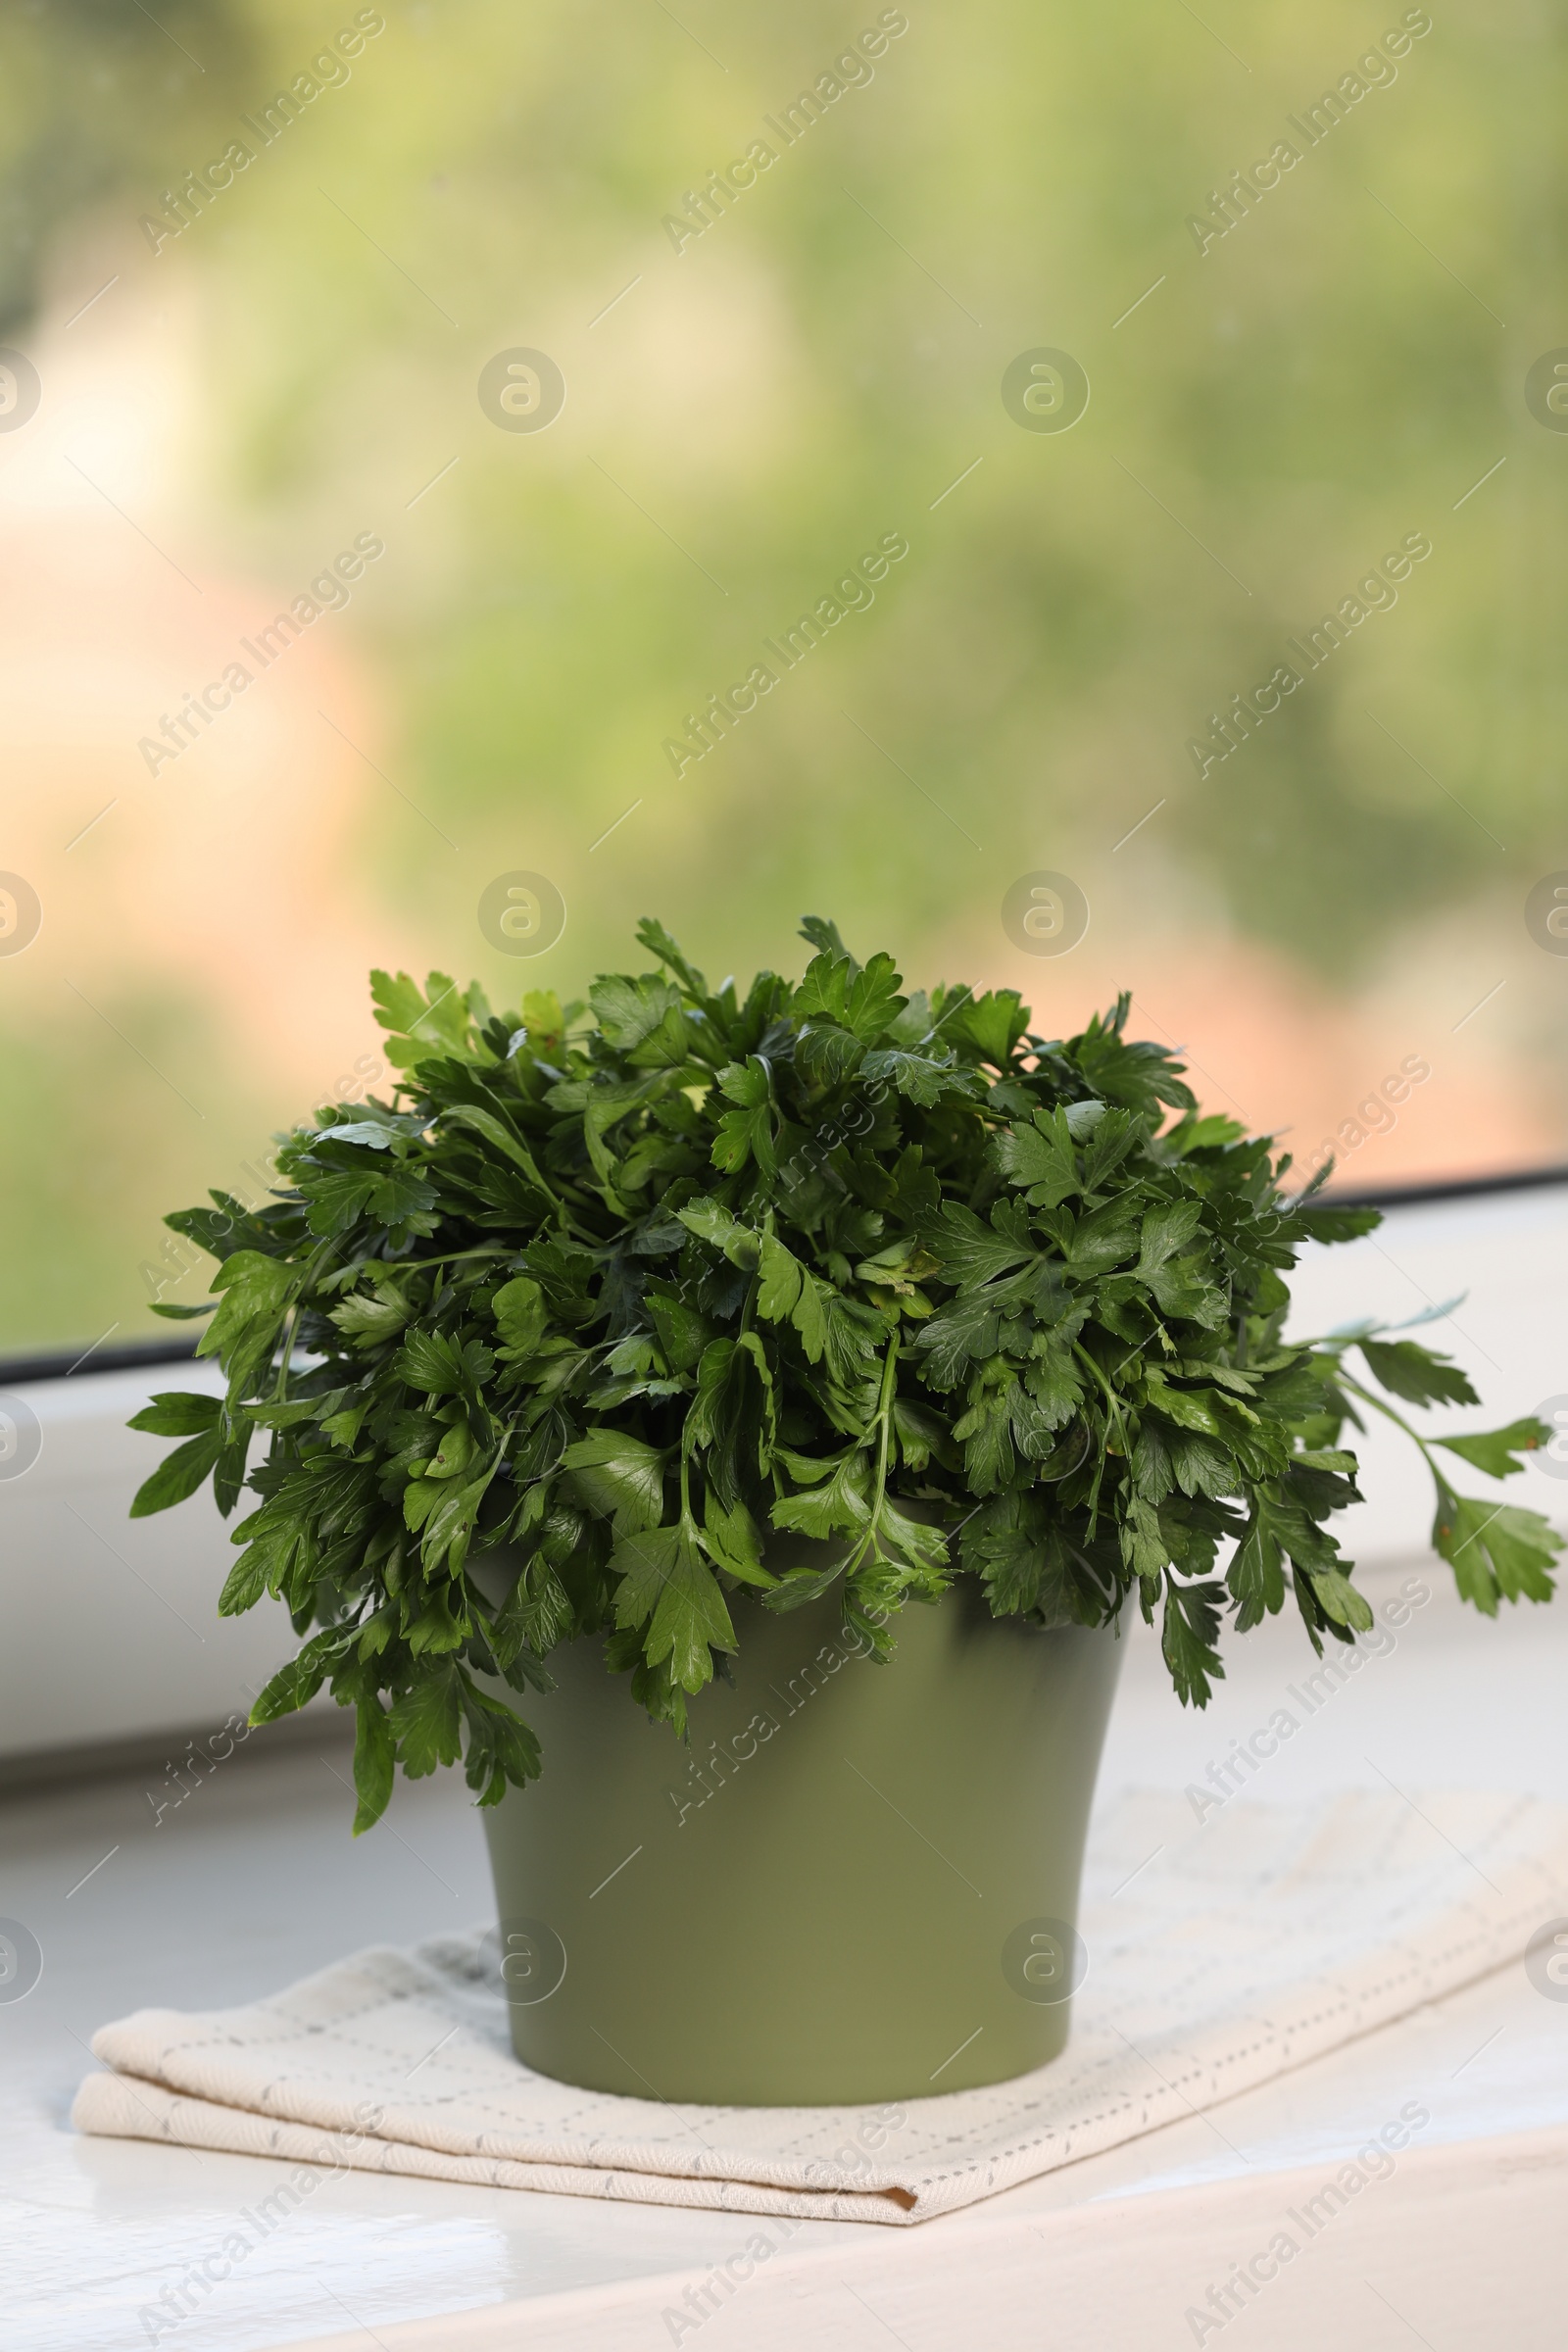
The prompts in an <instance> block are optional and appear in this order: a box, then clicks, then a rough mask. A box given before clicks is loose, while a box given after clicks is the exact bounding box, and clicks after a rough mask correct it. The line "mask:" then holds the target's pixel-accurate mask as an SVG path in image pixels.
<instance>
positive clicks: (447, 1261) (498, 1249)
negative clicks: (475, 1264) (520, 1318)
mask: <svg viewBox="0 0 1568 2352" xmlns="http://www.w3.org/2000/svg"><path fill="white" fill-rule="evenodd" d="M516 1254H517V1252H516V1251H515V1250H510V1249H508V1247H507V1245H506V1244H505V1242H486V1243H484V1244H482V1245H481V1246H480V1247H478V1248H476V1249H473V1250H443V1252H442V1254H441V1255H440V1256H439V1257H376V1258H371V1259H369V1260H368V1263H369V1264H371V1265H374V1266H380V1267H382V1268H384V1269H385V1270H386V1272H388V1273H396V1274H409V1273H412V1272H413V1271H414V1269H415V1268H416V1267H417V1266H453V1265H456V1264H457V1262H458V1260H459V1259H460V1258H464V1257H515V1256H516Z"/></svg>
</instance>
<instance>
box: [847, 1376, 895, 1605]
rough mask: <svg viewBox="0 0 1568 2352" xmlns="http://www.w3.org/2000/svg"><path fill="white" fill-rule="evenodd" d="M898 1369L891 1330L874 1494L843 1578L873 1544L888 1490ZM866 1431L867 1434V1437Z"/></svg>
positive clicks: (879, 1406)
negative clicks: (864, 1527) (861, 1533)
mask: <svg viewBox="0 0 1568 2352" xmlns="http://www.w3.org/2000/svg"><path fill="white" fill-rule="evenodd" d="M898 1368H899V1335H898V1332H897V1331H894V1332H893V1333H892V1334H891V1336H890V1337H889V1340H888V1351H887V1354H886V1355H885V1356H884V1357H883V1359H882V1389H881V1394H880V1395H879V1397H878V1398H877V1406H876V1425H875V1426H876V1431H877V1445H876V1493H875V1495H874V1496H873V1497H872V1501H871V1520H870V1525H869V1526H868V1527H867V1529H866V1531H865V1534H864V1536H863V1537H862V1538H861V1541H860V1548H859V1550H858V1552H857V1553H856V1554H855V1556H854V1558H853V1559H852V1560H851V1561H850V1563H849V1566H848V1568H847V1570H846V1572H845V1573H846V1577H850V1576H853V1575H854V1574H855V1571H856V1569H857V1568H858V1567H859V1565H860V1563H861V1561H862V1560H863V1559H864V1558H865V1556H866V1553H867V1551H868V1550H869V1549H870V1548H872V1547H873V1546H874V1545H875V1544H876V1527H877V1521H878V1520H879V1519H880V1518H881V1516H882V1504H883V1501H884V1499H885V1498H886V1495H887V1491H888V1436H889V1432H890V1429H891V1426H892V1420H893V1390H894V1382H895V1379H896V1377H897V1374H898ZM870 1434H871V1433H870V1431H869V1430H867V1431H866V1436H867V1437H869V1436H870Z"/></svg>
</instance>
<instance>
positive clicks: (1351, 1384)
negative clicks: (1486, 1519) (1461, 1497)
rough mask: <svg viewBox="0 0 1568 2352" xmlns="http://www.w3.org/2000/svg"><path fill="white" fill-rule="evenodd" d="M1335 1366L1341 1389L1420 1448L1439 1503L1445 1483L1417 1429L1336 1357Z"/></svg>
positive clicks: (1429, 1448)
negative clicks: (1348, 1392)
mask: <svg viewBox="0 0 1568 2352" xmlns="http://www.w3.org/2000/svg"><path fill="white" fill-rule="evenodd" d="M1335 1366H1336V1374H1337V1377H1338V1379H1339V1383H1340V1386H1341V1387H1342V1388H1346V1389H1348V1390H1349V1391H1350V1392H1351V1394H1352V1395H1353V1396H1356V1397H1360V1399H1361V1402H1362V1403H1363V1404H1369V1405H1370V1406H1371V1407H1372V1410H1373V1411H1374V1412H1375V1413H1381V1414H1382V1415H1383V1416H1384V1418H1385V1420H1388V1421H1392V1422H1393V1423H1394V1426H1395V1428H1396V1429H1402V1430H1403V1432H1404V1434H1405V1436H1406V1437H1407V1438H1409V1439H1410V1440H1411V1441H1412V1442H1413V1443H1414V1444H1415V1445H1416V1446H1419V1447H1420V1449H1421V1455H1422V1458H1423V1460H1424V1461H1425V1463H1426V1466H1427V1468H1428V1469H1429V1470H1430V1471H1431V1473H1432V1483H1433V1485H1434V1486H1435V1487H1436V1488H1437V1490H1438V1499H1439V1501H1440V1502H1441V1501H1442V1499H1443V1496H1444V1495H1445V1494H1446V1492H1447V1481H1446V1479H1445V1477H1444V1475H1443V1471H1442V1469H1441V1467H1440V1465H1439V1464H1438V1462H1437V1461H1436V1460H1435V1459H1434V1457H1433V1452H1432V1448H1431V1446H1429V1445H1428V1444H1427V1442H1426V1440H1425V1438H1424V1437H1423V1436H1422V1435H1421V1432H1420V1431H1419V1430H1418V1429H1412V1428H1411V1426H1410V1424H1409V1422H1408V1421H1407V1420H1406V1419H1405V1417H1404V1415H1403V1414H1402V1413H1397V1412H1396V1411H1395V1409H1394V1407H1393V1405H1392V1404H1385V1403H1384V1401H1383V1399H1382V1397H1374V1396H1373V1394H1372V1392H1371V1390H1370V1389H1363V1388H1362V1386H1361V1383H1360V1382H1359V1381H1358V1380H1353V1379H1352V1378H1351V1376H1350V1374H1349V1373H1348V1372H1347V1371H1346V1369H1345V1366H1344V1365H1343V1364H1342V1363H1340V1361H1339V1359H1338V1357H1336V1359H1335Z"/></svg>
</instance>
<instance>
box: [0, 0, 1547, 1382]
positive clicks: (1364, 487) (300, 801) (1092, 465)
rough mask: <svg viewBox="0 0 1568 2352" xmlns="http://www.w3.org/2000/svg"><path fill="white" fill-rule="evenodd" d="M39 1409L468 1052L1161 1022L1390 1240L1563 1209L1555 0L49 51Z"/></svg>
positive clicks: (271, 35)
mask: <svg viewBox="0 0 1568 2352" xmlns="http://www.w3.org/2000/svg"><path fill="white" fill-rule="evenodd" d="M5 42H6V48H7V51H8V67H7V72H6V73H5V75H4V77H3V90H0V125H3V129H0V143H3V150H4V172H5V190H4V202H5V212H6V234H5V235H4V236H3V237H0V291H3V294H4V299H5V303H6V323H5V324H4V326H3V327H0V337H3V340H4V344H5V347H6V348H5V352H4V356H3V358H0V511H3V525H4V534H5V544H6V549H7V555H6V561H5V564H4V566H3V568H0V601H3V605H4V619H5V625H4V629H3V631H0V665H3V670H4V681H5V686H4V708H5V722H6V723H5V737H4V741H5V772H4V782H3V794H4V824H3V827H0V1054H3V1072H4V1089H5V1106H6V1120H5V1129H6V1140H5V1152H4V1163H5V1164H4V1184H5V1192H6V1211H5V1231H6V1240H7V1248H6V1250H5V1251H4V1253H3V1257H0V1346H3V1347H5V1348H10V1349H17V1348H25V1347H29V1346H36V1345H40V1344H46V1343H54V1342H59V1343H61V1344H68V1343H70V1344H80V1345H81V1346H86V1345H87V1344H88V1343H90V1342H92V1341H94V1340H96V1339H99V1338H100V1337H101V1336H103V1335H105V1334H108V1333H110V1332H113V1334H114V1335H115V1344H119V1343H120V1342H121V1341H123V1340H124V1339H128V1338H135V1337H138V1336H141V1335H143V1334H151V1333H156V1332H158V1331H160V1330H162V1331H163V1332H165V1333H167V1332H168V1331H169V1330H170V1329H171V1328H172V1327H171V1326H170V1325H168V1324H164V1325H162V1326H160V1325H158V1324H156V1323H154V1322H153V1321H152V1319H151V1317H150V1313H149V1309H150V1307H151V1305H152V1303H153V1302H154V1300H155V1299H163V1300H165V1301H170V1300H173V1301H179V1302H186V1301H191V1300H195V1299H200V1298H201V1297H202V1296H203V1293H204V1285H203V1275H202V1271H201V1268H202V1264H203V1263H205V1261H202V1260H198V1259H197V1257H196V1256H195V1253H194V1252H193V1251H191V1250H189V1249H188V1247H187V1246H185V1245H183V1244H181V1243H179V1242H178V1241H176V1239H175V1237H173V1236H172V1235H171V1234H170V1233H169V1232H168V1231H167V1230H166V1229H165V1228H164V1226H163V1225H162V1224H161V1222H160V1220H161V1216H162V1213H163V1212H164V1211H165V1210H166V1209H169V1208H173V1207H176V1206H180V1205H183V1204H186V1203H188V1202H190V1201H195V1200H197V1199H199V1198H200V1197H201V1196H202V1193H203V1191H204V1189H205V1188H206V1187H208V1186H217V1187H221V1188H224V1189H227V1190H230V1191H233V1192H235V1193H237V1194H239V1195H241V1196H242V1197H244V1198H246V1199H247V1200H254V1199H256V1198H257V1197H258V1196H259V1194H260V1193H261V1191H262V1190H263V1189H264V1188H265V1186H266V1184H267V1182H268V1180H269V1168H268V1153H269V1150H270V1141H271V1137H272V1134H273V1132H274V1130H276V1129H278V1128H280V1127H282V1126H284V1125H286V1124H287V1123H289V1122H290V1121H292V1120H293V1119H295V1118H297V1117H299V1116H301V1115H303V1114H305V1113H306V1112H308V1110H309V1109H310V1107H311V1105H312V1104H313V1103H318V1102H320V1101H324V1100H327V1099H341V1098H344V1097H348V1098H356V1097H358V1096H361V1095H363V1094H365V1093H366V1092H375V1091H384V1090H385V1088H386V1086H387V1084H388V1082H389V1079H388V1072H387V1071H386V1069H385V1067H384V1066H383V1063H382V1060H381V1056H380V1053H379V1046H378V1037H379V1032H378V1031H377V1029H376V1027H375V1024H374V1021H373V1019H372V1017H371V1011H370V1005H369V1000H368V985H367V973H368V969H369V967H370V966H371V965H373V964H385V965H389V966H391V967H392V968H394V969H396V968H398V967H400V966H402V967H406V968H408V969H410V970H413V971H415V972H417V973H418V974H419V975H420V976H421V977H422V976H423V974H424V973H425V972H426V971H427V970H428V969H430V968H431V967H435V968H438V969H440V970H442V971H445V972H449V973H452V974H454V975H456V977H457V978H458V979H459V980H460V981H461V982H466V980H467V979H468V978H469V977H470V976H475V975H476V976H478V977H479V978H480V979H481V980H482V981H483V982H484V984H485V986H486V988H487V989H488V990H489V992H490V994H491V996H492V999H493V1000H494V1001H495V1002H496V1003H497V1005H508V1004H515V1003H516V1002H517V1001H518V999H519V998H520V996H521V994H522V993H523V992H524V991H525V990H527V989H529V988H534V987H550V988H555V989H557V990H558V991H559V992H560V993H561V995H562V996H563V997H568V996H571V995H576V994H580V993H581V992H582V990H583V988H584V985H585V983H586V981H587V979H588V978H589V977H590V976H591V975H592V974H593V973H594V972H595V971H596V970H599V969H602V968H606V967H608V968H611V969H614V968H624V967H625V966H626V965H627V964H628V963H631V965H632V968H637V964H638V961H639V960H640V959H639V952H638V951H637V950H636V949H635V947H634V946H633V945H632V944H631V930H632V925H633V923H634V922H635V919H636V917H637V916H638V915H639V914H641V913H643V912H647V911H652V912H658V913H659V914H660V915H661V916H662V919H663V920H664V921H665V922H666V924H667V925H668V926H669V927H670V928H671V929H672V930H673V931H674V932H675V933H676V934H677V936H679V937H680V938H681V939H682V941H683V943H685V944H686V945H687V946H688V948H689V949H690V951H691V952H692V953H693V954H694V955H695V956H697V958H698V959H699V960H700V961H701V962H703V963H704V964H705V965H707V966H708V968H709V969H710V970H711V971H715V972H717V973H722V972H724V971H727V970H731V969H734V970H736V971H738V972H749V971H750V970H751V969H753V968H754V967H755V966H757V965H758V964H760V963H770V964H773V965H775V966H777V965H780V964H787V963H790V962H797V963H798V962H799V960H800V958H801V956H802V955H803V950H802V947H801V945H800V943H799V942H798V940H797V939H796V937H795V926H796V922H797V920H798V918H799V916H800V915H801V914H802V913H803V912H807V911H816V912H822V913H826V914H830V915H832V916H834V917H835V918H836V919H837V920H838V922H839V924H840V926H841V928H842V929H843V931H844V933H845V936H846V938H847V939H848V941H849V942H850V944H851V946H852V947H855V948H857V949H858V951H859V952H860V953H861V954H869V953H870V951H871V950H872V949H873V948H875V947H878V946H887V947H889V948H891V949H892V950H893V951H894V952H895V953H896V954H897V956H899V958H900V960H901V963H902V965H903V968H904V969H905V971H906V972H907V974H909V975H910V976H911V978H915V979H918V980H921V981H929V980H933V979H935V978H937V977H939V976H946V977H949V978H952V977H954V976H957V977H961V978H965V979H970V980H973V981H974V982H975V983H976V984H977V985H979V984H1000V983H1005V984H1012V985H1017V986H1021V987H1022V988H1023V989H1024V991H1025V993H1026V995H1027V996H1028V997H1029V998H1030V1000H1031V1001H1032V1003H1033V1004H1034V1006H1035V1009H1036V1015H1037V1022H1038V1025H1039V1026H1040V1027H1041V1028H1042V1029H1044V1030H1045V1031H1046V1032H1047V1033H1050V1034H1058V1033H1061V1032H1063V1031H1069V1030H1071V1029H1072V1028H1074V1027H1076V1026H1078V1025H1080V1024H1081V1023H1082V1022H1083V1020H1084V1019H1085V1018H1086V1017H1087V1016H1088V1014H1089V1013H1090V1012H1091V1011H1092V1010H1093V1009H1094V1008H1095V1007H1096V1006H1098V1005H1105V1004H1107V1003H1108V1002H1110V1001H1111V1000H1112V999H1113V998H1114V996H1115V994H1116V992H1117V991H1118V990H1119V989H1123V988H1125V989H1129V990H1131V992H1132V994H1133V1014H1132V1021H1133V1026H1134V1028H1135V1029H1137V1030H1139V1031H1141V1032H1142V1033H1144V1034H1147V1035H1151V1036H1155V1037H1158V1038H1161V1039H1166V1040H1171V1041H1175V1042H1179V1043H1181V1044H1182V1045H1184V1046H1185V1047H1186V1048H1187V1049H1188V1050H1189V1053H1190V1056H1191V1061H1192V1064H1193V1067H1194V1069H1195V1073H1196V1083H1197V1085H1198V1087H1199V1089H1200V1091H1201V1095H1202V1097H1203V1099H1204V1101H1205V1102H1206V1103H1207V1104H1208V1105H1209V1106H1210V1107H1211V1108H1213V1109H1216V1110H1229V1111H1232V1112H1234V1113H1235V1114H1237V1115H1239V1116H1241V1117H1243V1118H1245V1119H1246V1120H1247V1121H1248V1122H1249V1124H1250V1125H1251V1126H1254V1127H1257V1128H1262V1129H1269V1130H1275V1131H1277V1132H1279V1133H1280V1134H1281V1135H1282V1136H1283V1137H1284V1138H1285V1139H1286V1141H1287V1142H1288V1144H1289V1147H1290V1149H1291V1150H1292V1151H1293V1152H1296V1154H1297V1156H1298V1161H1299V1165H1301V1166H1302V1167H1303V1168H1307V1167H1314V1166H1316V1165H1318V1164H1320V1163H1321V1161H1322V1160H1323V1159H1324V1158H1325V1157H1326V1156H1327V1155H1328V1154H1329V1152H1331V1151H1332V1152H1336V1153H1337V1154H1338V1157H1339V1162H1340V1167H1339V1175H1338V1178H1337V1181H1339V1182H1341V1183H1343V1184H1345V1185H1347V1186H1353V1187H1355V1188H1356V1189H1362V1188H1366V1187H1370V1186H1378V1185H1387V1184H1389V1183H1391V1182H1396V1181H1407V1180H1411V1179H1419V1178H1425V1177H1438V1176H1446V1175H1453V1174H1460V1173H1467V1172H1471V1173H1473V1172H1479V1171H1491V1170H1496V1169H1501V1168H1508V1167H1514V1166H1528V1165H1532V1164H1545V1163H1548V1162H1551V1161H1553V1160H1556V1159H1558V1158H1561V1157H1563V1156H1564V1155H1565V1154H1564V1138H1563V1129H1564V1123H1565V1112H1564V1095H1563V1085H1562V1077H1561V1069H1562V1058H1561V1051H1560V1039H1561V1018H1562V1008H1563V991H1564V987H1565V985H1568V827H1565V825H1564V797H1563V781H1562V751H1561V745H1562V740H1563V717H1564V693H1565V690H1564V686H1563V683H1562V677H1561V664H1560V661H1559V659H1558V639H1559V636H1560V628H1561V613H1562V595H1561V575H1562V564H1563V559H1562V552H1561V551H1562V548H1563V545H1564V519H1565V489H1564V483H1565V471H1564V469H1565V468H1568V318H1565V315H1564V313H1563V311H1562V307H1561V272H1560V256H1559V252H1558V245H1559V242H1560V230H1559V222H1560V220H1561V216H1562V190H1561V184H1560V183H1561V175H1562V163H1561V157H1562V152H1563V151H1562V140H1561V132H1560V118H1561V100H1562V91H1563V79H1564V74H1563V64H1564V61H1563V49H1564V35H1563V32H1562V29H1561V25H1560V22H1559V20H1558V19H1557V17H1556V16H1555V14H1554V12H1551V11H1549V10H1547V9H1544V8H1543V7H1541V6H1539V5H1538V4H1537V0H1492V4H1491V5H1489V6H1487V7H1486V8H1482V7H1480V6H1477V5H1467V6H1465V7H1462V8H1447V7H1434V8H1432V9H1431V10H1428V9H1426V8H1424V7H1417V8H1409V9H1405V8H1402V7H1400V6H1398V5H1391V6H1389V7H1387V8H1385V9H1383V10H1381V11H1373V12H1372V13H1371V14H1369V13H1368V12H1367V11H1366V9H1364V8H1362V7H1360V6H1356V7H1354V8H1352V7H1349V6H1347V5H1342V4H1341V0H1320V4H1319V5H1317V6H1315V7H1313V8H1311V9H1309V10H1308V9H1302V8H1300V7H1299V6H1291V5H1287V4H1286V0H1257V4H1254V5H1252V6H1250V7H1247V8H1242V7H1240V6H1238V5H1236V0H1204V4H1203V6H1202V7H1201V9H1191V8H1188V7H1186V6H1185V5H1179V6H1175V7H1172V6H1171V5H1169V0H1123V5H1121V6H1119V7H1117V8H1114V9H1084V8H1069V7H1067V6H1064V5H1060V4H1059V0H1058V4H1053V5H1050V6H1047V7H1040V6H1038V5H1034V4H1032V0H1031V4H1029V5H1025V4H1024V0H982V5H979V6H976V7H969V8H964V9H961V10H954V9H947V10H935V9H927V8H924V7H921V6H918V5H916V4H915V0H909V5H908V6H907V8H905V7H892V8H881V7H878V6H876V5H874V4H873V0H867V4H866V5H864V6H862V7H858V9H855V10H852V11H850V12H849V13H848V14H846V13H845V11H844V10H843V9H842V8H839V7H833V8H828V7H825V6H819V5H814V4H808V5H805V6H802V7H799V8H794V9H790V10H788V11H779V10H777V9H771V8H762V7H760V6H757V5H755V4H752V5H748V4H744V0H743V4H741V5H734V4H731V5H725V6H720V5H719V4H718V0H680V5H679V7H678V8H677V9H674V10H671V9H665V8H663V7H662V6H661V7H653V8H643V7H637V8H627V7H625V6H623V5H615V6H612V5H608V4H607V0H600V4H599V5H597V6H596V5H594V4H593V0H586V4H584V0H574V4H573V5H571V6H566V5H564V4H562V0H537V4H536V5H534V6H531V7H529V8H527V9H519V8H517V7H515V5H512V0H470V4H468V5H465V6H462V7H436V6H421V5H398V4H397V0H383V4H382V5H380V6H376V7H368V8H356V7H353V6H350V5H347V4H346V0H345V5H343V6H341V7H337V8H330V9H325V10H323V9H322V8H321V7H319V6H318V5H315V0H313V4H312V5H311V6H310V7H306V6H304V5H296V4H295V0H200V4H198V0H164V4H162V5H160V7H159V8H158V10H157V11H156V13H152V12H148V11H145V10H139V9H135V8H125V9H121V8H117V9H113V10H105V9H103V8H100V7H98V6H97V5H91V4H89V0H55V5H53V6H48V7H44V6H41V5H40V6H30V7H19V8H18V9H15V10H14V11H13V12H12V13H11V15H10V17H9V19H8V23H7V27H6V32H5Z"/></svg>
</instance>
